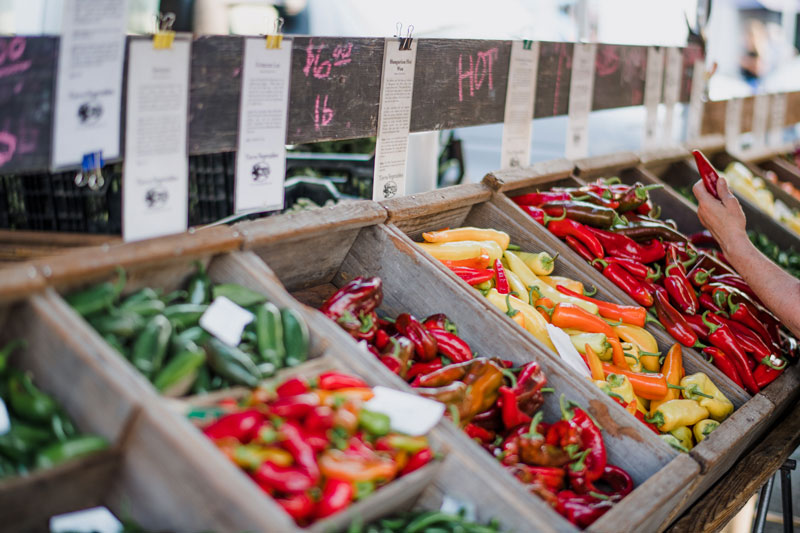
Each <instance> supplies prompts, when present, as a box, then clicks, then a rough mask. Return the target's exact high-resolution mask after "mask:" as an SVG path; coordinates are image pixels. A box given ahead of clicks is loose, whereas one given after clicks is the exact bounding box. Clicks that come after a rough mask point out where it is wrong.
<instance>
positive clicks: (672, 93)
mask: <svg viewBox="0 0 800 533" xmlns="http://www.w3.org/2000/svg"><path fill="white" fill-rule="evenodd" d="M682 66H683V55H682V52H681V49H680V48H667V65H666V69H665V72H664V108H665V110H666V114H665V116H664V128H663V139H664V142H665V143H666V144H667V145H671V144H672V130H673V123H674V119H675V104H677V103H678V99H679V98H680V95H681V67H682Z"/></svg>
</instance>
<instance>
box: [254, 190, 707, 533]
mask: <svg viewBox="0 0 800 533" xmlns="http://www.w3.org/2000/svg"><path fill="white" fill-rule="evenodd" d="M453 189H457V190H461V191H465V193H466V194H467V195H470V196H473V197H476V198H479V199H484V200H485V199H486V198H488V196H489V194H490V193H489V191H487V190H485V189H483V188H482V187H480V186H476V185H471V186H461V187H458V188H453ZM445 190H447V189H445ZM441 192H442V191H436V192H435V193H437V194H438V193H441ZM431 194H434V193H431ZM408 198H409V201H410V199H411V197H408ZM416 198H419V199H420V200H424V199H426V198H427V196H426V195H416ZM459 209H460V210H465V211H466V210H469V207H468V206H467V207H463V206H462V207H460V208H459V207H456V208H455V210H456V211H458V210H459ZM432 216H434V217H437V220H444V218H441V217H439V215H438V214H434V215H432ZM320 229H321V230H322V231H326V230H327V228H325V227H322V228H320ZM349 231H351V230H342V231H341V232H337V231H333V232H330V231H327V233H326V234H325V238H324V239H320V238H319V237H318V236H315V235H313V234H310V235H308V236H307V237H306V238H304V239H293V241H292V243H291V244H293V246H291V245H290V243H286V242H283V241H278V240H275V239H272V240H271V241H269V242H265V243H260V242H258V241H251V242H249V243H248V244H249V245H250V246H252V251H253V252H254V253H256V254H257V255H259V256H260V257H261V258H263V259H264V260H265V261H266V262H267V263H268V264H269V266H270V267H271V268H272V269H273V270H274V271H275V273H276V274H277V276H278V277H279V278H280V280H281V281H282V282H283V283H284V284H285V285H286V287H287V289H288V290H289V291H290V292H292V293H293V294H294V295H295V296H296V297H297V298H298V299H300V300H301V301H303V302H306V303H308V304H310V305H312V306H319V305H320V304H321V303H322V302H323V301H324V300H325V299H326V298H327V297H328V296H329V295H330V294H332V293H333V292H334V291H335V290H336V289H337V288H338V287H341V286H342V285H343V284H345V283H346V282H347V281H349V280H350V279H352V278H354V277H356V276H380V277H381V278H382V280H383V292H384V299H383V304H382V306H381V310H382V311H383V312H385V313H387V314H388V315H389V316H395V315H396V314H398V313H401V312H410V313H413V314H414V315H416V316H418V317H420V318H423V317H425V316H428V315H430V314H434V313H446V314H447V315H448V317H450V318H451V320H453V321H454V322H455V323H456V324H457V325H458V327H459V332H460V336H461V337H462V338H463V339H464V340H465V341H466V342H467V343H469V345H470V346H471V348H472V349H473V350H475V351H476V352H477V353H479V354H482V355H485V356H489V357H491V356H500V357H502V358H504V359H509V360H512V361H514V362H515V363H517V364H519V363H523V362H527V361H530V360H537V361H539V363H540V364H541V365H542V368H543V370H544V372H545V374H546V375H547V377H548V386H552V387H554V388H555V389H556V392H557V393H561V392H563V393H565V394H566V395H567V396H568V397H570V398H571V399H573V400H576V401H577V402H578V403H580V404H581V405H583V406H585V407H586V408H587V409H588V411H589V412H590V413H591V414H592V415H593V416H595V417H596V418H597V419H598V421H599V422H600V424H601V425H602V426H603V428H604V436H605V439H606V446H607V448H608V450H609V460H610V461H611V462H613V463H615V464H618V465H619V466H621V467H623V468H625V469H627V470H628V471H629V472H630V473H631V475H632V476H633V478H634V480H635V481H636V483H637V485H638V487H639V488H637V491H638V492H634V494H633V495H629V496H628V497H627V498H625V499H624V500H623V501H622V502H621V503H620V504H618V506H617V507H619V508H620V509H622V510H621V511H619V512H617V511H616V510H614V511H611V512H609V513H608V515H607V516H608V517H609V518H608V519H607V523H609V524H611V523H613V520H614V519H613V516H622V514H629V513H632V512H633V510H635V509H637V508H638V507H639V506H641V502H640V503H639V504H636V503H635V502H636V501H639V500H638V499H637V497H635V495H636V494H645V493H647V494H648V497H647V499H648V505H651V504H650V503H649V502H651V501H653V500H652V498H653V497H654V496H653V495H654V494H658V498H656V500H657V501H659V502H661V503H666V504H667V505H666V506H664V507H662V510H661V511H660V510H659V509H654V510H653V511H652V512H651V513H649V514H646V513H641V514H640V515H637V518H636V519H635V520H633V521H631V528H632V529H635V528H636V527H637V526H638V525H639V524H651V525H652V524H658V523H660V522H662V521H665V519H666V515H667V513H668V510H669V509H670V508H671V507H672V505H674V504H675V503H676V502H678V501H680V500H681V498H682V497H683V495H684V493H685V491H684V487H685V486H686V485H688V482H689V480H690V479H691V478H693V477H694V476H695V475H696V474H697V473H698V471H699V467H698V466H697V465H696V463H695V462H694V461H692V460H690V459H689V458H688V457H686V456H683V455H681V456H678V454H677V452H675V451H674V450H672V448H670V447H669V446H667V445H665V444H664V443H663V442H662V441H661V440H660V439H658V438H657V437H655V435H653V434H652V432H650V431H649V430H647V429H646V428H645V427H644V426H642V425H641V424H638V423H635V424H634V423H628V421H627V419H625V415H624V414H623V413H624V410H623V409H622V408H621V407H619V406H618V405H617V404H616V403H614V402H613V401H611V400H610V399H609V398H608V397H607V396H605V395H604V394H603V393H602V392H601V391H599V390H598V389H596V388H595V387H592V386H590V385H589V384H587V383H584V382H582V380H579V379H578V378H576V377H575V376H574V375H573V374H572V372H571V371H567V370H565V369H564V367H563V366H562V364H561V363H560V362H557V361H555V360H554V358H553V357H552V356H550V355H547V354H546V353H545V352H544V351H543V350H542V347H541V345H540V344H538V342H533V341H531V340H529V339H526V338H525V337H524V336H522V335H520V334H519V330H518V329H517V326H516V325H514V324H509V323H508V322H506V318H505V317H503V316H500V315H498V314H495V313H496V311H491V310H489V309H488V307H487V306H486V303H485V302H481V301H480V300H478V299H475V298H473V297H471V296H469V295H468V294H465V292H464V291H463V289H462V287H460V286H459V285H458V283H457V282H456V281H455V280H454V279H452V278H451V277H450V276H448V275H446V274H445V273H443V272H442V271H441V270H440V269H439V268H438V267H436V266H435V265H434V264H433V263H432V262H431V261H430V260H428V258H426V257H425V256H424V254H422V253H421V252H420V251H419V250H418V249H417V248H416V246H415V245H414V244H413V243H411V242H410V241H408V239H407V238H406V237H405V235H403V234H402V233H401V232H400V231H399V230H397V229H396V228H391V227H387V226H383V225H372V226H365V227H363V228H362V229H361V230H360V232H359V233H358V235H357V236H356V237H355V239H352V240H351V239H350V238H348V237H347V233H348V232H349ZM311 245H313V246H315V248H314V249H315V250H317V252H318V253H319V254H320V255H321V256H323V257H337V258H339V264H336V265H333V264H329V263H327V262H326V263H325V264H324V265H322V266H323V267H324V268H320V266H321V265H319V264H316V263H313V262H310V261H305V262H303V263H302V264H298V263H297V262H296V261H290V260H287V256H289V257H302V256H303V253H304V252H303V250H306V249H308V248H309V247H310V246H311ZM337 329H338V326H337ZM331 341H332V342H334V343H336V344H341V345H342V346H347V345H349V346H352V345H354V341H353V340H352V338H351V337H349V335H347V334H346V333H345V332H344V331H343V330H339V331H338V334H337V335H336V338H334V337H333V336H332V337H331ZM359 355H361V356H362V357H365V358H373V359H374V356H373V355H371V354H369V353H367V352H365V351H362V352H360V353H359ZM379 373H380V374H381V375H382V376H385V379H387V380H391V382H392V383H393V384H394V385H396V386H397V387H398V388H404V389H407V390H413V389H410V388H408V386H407V385H406V384H405V383H404V382H403V381H402V380H401V379H400V378H398V377H397V376H395V375H394V374H393V373H391V372H390V371H389V370H388V369H386V368H383V367H382V368H380V372H379ZM557 404H558V401H557V399H556V398H553V397H550V398H548V399H547V400H546V402H545V405H544V407H543V410H544V413H545V419H546V420H547V419H552V418H555V417H558V416H559V414H558V413H559V408H558V405H557ZM631 420H632V419H631ZM620 421H621V422H620ZM444 428H445V430H446V431H447V433H448V440H449V442H451V443H452V446H453V450H454V452H451V453H455V451H458V453H463V454H464V455H465V456H466V457H467V458H468V459H467V462H469V463H471V464H473V465H474V467H475V468H476V473H475V474H474V476H473V479H469V478H468V477H467V476H465V474H464V472H456V471H448V470H447V469H446V468H445V469H444V470H443V472H442V473H440V474H439V476H438V477H437V481H436V485H437V486H441V487H442V489H443V490H444V492H446V493H448V494H451V493H452V492H453V491H459V492H462V493H463V492H465V491H466V492H467V495H470V494H471V495H472V496H473V497H474V496H475V494H474V493H470V492H469V491H471V490H474V489H470V488H469V487H470V486H472V487H475V486H481V485H485V487H481V489H480V490H481V492H480V494H482V495H483V497H484V498H490V499H491V502H487V503H486V504H487V506H489V507H490V508H493V509H494V511H493V512H494V514H495V515H496V516H498V517H499V518H500V519H501V520H502V521H503V522H504V523H505V524H506V525H507V526H511V527H513V528H514V529H517V530H520V531H523V530H525V531H527V530H536V531H554V530H559V531H560V530H574V528H572V527H571V526H570V524H568V523H567V522H566V521H565V520H564V519H563V518H562V517H561V516H560V515H558V514H557V513H555V512H553V511H552V510H551V509H550V508H549V507H548V506H547V505H546V504H545V503H544V502H542V501H541V500H540V499H538V498H537V497H535V496H533V495H531V494H530V493H529V492H528V491H527V490H525V488H524V487H523V485H522V484H520V483H518V482H516V481H515V480H514V478H513V477H512V476H511V475H510V474H509V473H508V472H507V471H506V470H505V469H504V468H502V467H501V466H500V465H499V463H497V461H496V460H495V459H494V458H493V457H491V456H490V455H489V454H488V453H486V452H485V451H484V450H483V449H482V448H481V447H480V446H478V445H477V444H476V443H475V442H473V441H472V440H471V439H469V438H468V437H467V436H466V434H464V433H463V432H462V431H460V430H459V429H457V428H456V427H455V426H453V425H452V424H451V423H450V422H446V423H445V424H444ZM668 464H669V465H670V466H671V468H670V469H667V470H663V467H664V466H665V465H668ZM669 480H672V481H669ZM665 486H669V487H670V489H669V490H666V491H665V490H663V487H665ZM656 487H658V489H656ZM649 491H652V492H649ZM456 496H457V497H460V496H459V495H458V494H457V495H456ZM498 500H499V501H501V502H502V505H503V506H504V507H503V508H504V509H509V507H513V508H515V509H516V510H515V511H513V514H509V511H502V510H500V508H499V507H497V505H499V504H498ZM629 501H631V502H633V503H629ZM651 508H652V506H651ZM625 509H628V511H627V512H626V511H624V510H625ZM634 514H635V513H634ZM488 516H491V515H488ZM509 520H514V521H515V522H514V523H513V524H512V523H509ZM601 520H605V518H604V519H601ZM617 522H619V519H617Z"/></svg>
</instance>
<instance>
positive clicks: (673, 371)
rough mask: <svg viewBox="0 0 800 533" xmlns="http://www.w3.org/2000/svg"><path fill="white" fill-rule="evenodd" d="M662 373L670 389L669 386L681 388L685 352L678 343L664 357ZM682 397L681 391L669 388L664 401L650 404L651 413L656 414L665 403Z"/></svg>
mask: <svg viewBox="0 0 800 533" xmlns="http://www.w3.org/2000/svg"><path fill="white" fill-rule="evenodd" d="M661 373H662V374H664V376H666V378H667V386H668V387H669V385H674V386H680V384H681V379H683V351H682V350H681V345H680V344H678V343H677V342H676V343H675V344H673V345H672V348H670V349H669V351H668V352H667V355H666V357H664V365H663V366H662V367H661ZM680 397H681V395H680V390H679V389H673V388H668V389H667V394H666V396H664V398H663V399H661V400H659V401H656V402H652V403H651V404H650V412H651V413H655V412H656V409H658V407H659V406H660V405H661V404H663V403H664V402H668V401H670V400H679V399H680Z"/></svg>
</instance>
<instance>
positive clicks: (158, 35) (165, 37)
mask: <svg viewBox="0 0 800 533" xmlns="http://www.w3.org/2000/svg"><path fill="white" fill-rule="evenodd" d="M173 24H175V13H166V14H164V13H159V14H158V15H156V32H155V34H154V35H153V48H155V49H156V50H166V49H169V48H172V42H173V41H174V40H175V32H174V31H172V25H173Z"/></svg>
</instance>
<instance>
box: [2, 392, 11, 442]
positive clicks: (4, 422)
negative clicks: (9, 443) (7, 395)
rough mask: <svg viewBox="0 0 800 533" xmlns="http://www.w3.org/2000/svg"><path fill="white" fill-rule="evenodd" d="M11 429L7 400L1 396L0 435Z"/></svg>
mask: <svg viewBox="0 0 800 533" xmlns="http://www.w3.org/2000/svg"><path fill="white" fill-rule="evenodd" d="M10 429H11V419H10V418H9V417H8V409H6V402H4V401H3V399H2V398H0V435H5V434H6V433H8V431H9V430H10Z"/></svg>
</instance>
